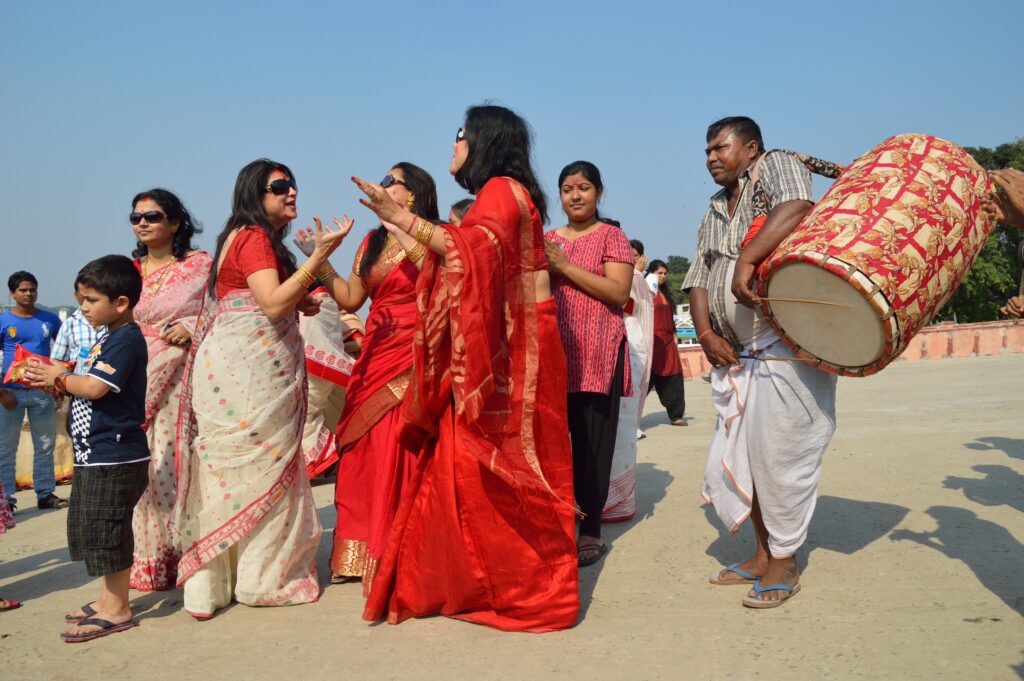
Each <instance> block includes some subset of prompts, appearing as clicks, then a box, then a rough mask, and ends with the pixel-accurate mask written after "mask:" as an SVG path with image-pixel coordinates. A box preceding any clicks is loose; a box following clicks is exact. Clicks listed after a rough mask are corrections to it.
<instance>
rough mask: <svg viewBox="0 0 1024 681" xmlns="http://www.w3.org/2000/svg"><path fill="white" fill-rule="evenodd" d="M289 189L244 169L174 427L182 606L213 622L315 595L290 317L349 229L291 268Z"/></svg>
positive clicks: (286, 173) (319, 242)
mask: <svg viewBox="0 0 1024 681" xmlns="http://www.w3.org/2000/svg"><path fill="white" fill-rule="evenodd" d="M297 195H298V190H297V188H296V184H295V176H294V175H293V174H292V172H291V170H289V169H288V167H287V166H285V165H282V164H280V163H275V162H274V161H269V160H266V159H260V160H257V161H253V162H252V163H250V164H249V165H247V166H245V167H244V168H242V170H241V172H240V173H239V174H238V180H237V181H236V183H235V194H234V199H233V201H232V214H231V217H230V218H228V221H227V224H226V225H225V226H224V229H223V230H222V231H221V233H220V236H219V237H218V238H217V251H216V255H215V257H214V261H215V263H216V264H215V266H214V268H213V269H212V270H211V273H210V279H209V292H210V293H211V294H212V295H213V296H214V297H215V298H216V301H215V302H213V301H211V302H210V303H208V305H207V309H206V310H204V314H203V317H202V318H201V320H200V322H199V324H198V326H197V330H196V336H195V339H194V340H193V342H192V346H193V348H192V351H191V353H190V355H189V360H188V368H187V369H186V381H187V382H186V385H185V388H184V390H185V393H184V395H183V400H182V410H183V413H182V414H181V418H179V421H178V441H179V444H180V446H181V449H179V451H178V452H177V456H176V460H177V464H178V471H177V475H178V486H177V491H176V499H175V512H174V518H175V521H174V522H175V530H176V532H177V534H178V539H179V541H180V542H181V545H182V549H183V553H182V556H181V561H180V562H179V563H178V586H183V587H184V590H185V599H184V600H185V609H186V610H187V611H188V612H189V613H190V614H191V615H192V616H193V617H196V618H198V619H208V618H210V617H212V616H213V614H214V612H215V611H216V610H218V609H220V608H223V607H225V606H226V605H228V604H229V603H230V602H231V600H232V597H234V598H235V600H237V601H238V602H239V603H245V604H246V605H263V606H270V605H292V604H296V603H309V602H312V601H315V600H316V599H317V598H318V596H319V593H320V589H319V586H318V583H317V573H316V551H317V546H318V545H319V543H320V523H319V521H318V520H317V515H316V507H315V506H314V504H313V496H312V493H311V492H310V488H309V480H308V478H307V477H306V470H305V462H304V460H303V452H302V431H303V426H304V419H303V414H304V413H305V409H306V404H305V401H306V394H305V390H306V387H305V382H306V381H305V378H306V377H305V371H306V362H305V354H304V352H303V347H304V346H303V343H302V338H301V336H300V335H299V324H298V315H297V314H296V308H299V309H301V310H302V311H303V312H304V313H312V312H315V306H313V308H312V309H309V308H308V306H305V305H304V304H303V301H306V300H308V299H307V294H306V289H307V287H308V286H309V285H310V284H311V283H312V282H313V280H314V279H315V277H316V275H317V274H319V276H321V277H325V276H327V275H328V273H329V272H331V271H333V270H332V269H331V267H330V264H329V263H328V262H327V257H328V256H329V255H330V254H331V253H332V252H333V251H334V250H335V249H336V248H337V247H338V245H339V244H340V243H341V241H342V239H343V238H344V237H345V235H346V234H347V233H348V231H349V230H350V229H351V228H352V223H351V222H350V221H348V220H347V219H346V220H345V222H344V223H339V224H340V225H341V227H340V228H339V229H338V230H331V229H329V228H328V229H322V228H321V227H320V226H319V225H318V226H317V229H316V231H315V232H314V233H313V235H312V236H313V241H314V248H313V253H312V255H311V256H309V258H308V259H307V260H306V262H305V263H303V264H302V265H300V266H298V267H296V264H295V257H294V256H293V255H292V254H291V253H290V252H289V251H288V249H287V248H286V247H285V244H284V236H285V233H286V232H287V228H288V225H289V223H290V222H291V221H292V220H294V219H295V216H296V203H295V201H296V197H297Z"/></svg>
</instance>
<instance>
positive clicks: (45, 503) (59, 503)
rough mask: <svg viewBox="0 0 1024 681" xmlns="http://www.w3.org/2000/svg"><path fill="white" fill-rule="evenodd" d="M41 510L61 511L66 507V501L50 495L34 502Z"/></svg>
mask: <svg viewBox="0 0 1024 681" xmlns="http://www.w3.org/2000/svg"><path fill="white" fill-rule="evenodd" d="M36 506H38V507H39V508H41V509H61V508H67V507H68V500H67V499H61V498H60V497H58V496H57V495H56V494H50V495H47V496H45V497H43V498H42V499H40V500H39V501H37V502H36Z"/></svg>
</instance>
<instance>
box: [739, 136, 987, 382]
mask: <svg viewBox="0 0 1024 681" xmlns="http://www.w3.org/2000/svg"><path fill="white" fill-rule="evenodd" d="M990 190H991V183H990V180H989V179H988V175H987V174H986V173H985V171H984V170H983V169H982V168H981V167H980V166H979V165H978V164H977V162H975V160H974V159H973V158H971V157H970V155H969V154H967V152H965V151H964V150H963V149H961V148H960V147H958V146H956V145H955V144H952V143H950V142H946V141H944V140H940V139H937V138H935V137H930V136H928V135H897V136H895V137H890V138H889V139H887V140H886V141H885V142H883V143H882V144H880V145H878V146H877V147H875V148H874V149H872V150H871V151H869V152H868V153H866V154H865V155H864V156H862V157H861V158H859V159H858V160H857V161H856V162H854V163H853V165H851V166H850V167H849V168H847V169H846V171H845V172H844V173H843V174H842V175H841V176H840V177H839V179H838V180H836V182H835V184H834V185H832V188H831V189H830V190H829V191H828V193H826V194H825V196H824V197H822V199H821V201H819V202H818V203H817V204H816V205H815V206H814V208H813V209H812V210H811V212H810V213H808V214H807V216H806V217H805V218H804V220H803V222H801V223H800V225H799V226H798V227H797V228H796V229H795V230H794V231H793V233H792V234H790V235H789V236H788V237H787V238H786V239H785V240H784V241H783V242H782V243H781V244H779V247H778V248H777V249H776V250H775V252H774V253H772V255H771V256H769V257H768V259H767V260H765V262H764V263H763V265H762V266H761V268H760V269H759V270H758V275H759V278H760V280H761V285H760V288H761V291H762V295H763V299H762V302H761V308H762V311H763V312H764V313H765V315H766V316H767V317H768V320H769V322H770V323H771V325H772V326H773V327H774V328H775V329H776V331H778V332H779V333H780V335H781V336H782V337H783V340H784V341H785V342H786V343H787V344H788V345H789V346H790V347H791V348H793V350H794V351H795V352H796V353H797V354H798V355H800V356H801V357H804V358H806V359H808V360H811V361H813V362H814V363H815V364H817V366H819V367H820V368H821V369H824V370H826V371H830V372H832V373H836V374H840V375H844V376H866V375H869V374H873V373H875V372H877V371H878V370H880V369H882V368H883V367H885V366H886V365H887V364H888V363H889V362H891V361H892V360H893V359H895V358H896V357H897V356H898V355H899V354H900V353H901V352H903V350H904V349H905V348H906V347H907V345H908V344H909V343H910V340H911V339H912V338H913V337H914V335H915V334H916V333H917V332H918V330H920V329H921V328H922V327H923V326H925V325H926V324H928V322H929V321H931V319H932V317H934V316H935V313H936V312H937V311H938V310H939V309H940V308H941V307H942V306H943V305H944V304H945V303H946V301H947V300H949V298H950V296H952V295H953V292H954V291H956V288H957V286H958V285H959V284H960V281H961V280H962V279H963V277H964V275H965V274H966V273H967V271H968V270H969V269H970V268H971V265H972V264H973V263H974V259H975V257H976V256H977V255H978V252H979V251H980V250H981V247H982V246H983V245H984V243H985V240H986V239H987V238H988V234H989V231H990V230H991V229H992V226H993V222H994V221H993V220H992V218H991V216H990V215H989V214H988V213H985V212H983V211H982V210H981V202H982V198H983V197H984V195H985V194H986V193H987V192H988V191H990Z"/></svg>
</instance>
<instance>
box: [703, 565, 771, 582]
mask: <svg viewBox="0 0 1024 681" xmlns="http://www.w3.org/2000/svg"><path fill="white" fill-rule="evenodd" d="M723 572H732V573H733V574H736V575H739V576H740V577H741V578H742V579H722V573H723ZM758 579H759V577H758V576H757V575H755V574H752V573H750V572H747V571H746V570H744V569H743V568H741V567H740V564H739V563H733V564H732V565H730V566H728V567H724V568H722V569H721V570H719V571H718V572H714V573H712V574H711V576H710V577H708V581H709V582H711V583H712V584H714V585H715V586H734V585H736V584H742V585H746V584H753V583H754V582H756V581H757V580H758Z"/></svg>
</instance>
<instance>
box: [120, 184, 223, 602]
mask: <svg viewBox="0 0 1024 681" xmlns="http://www.w3.org/2000/svg"><path fill="white" fill-rule="evenodd" d="M128 221H129V222H130V223H131V225H132V231H134V232H135V238H136V239H137V244H136V248H135V250H134V251H133V252H132V256H133V257H134V258H135V266H136V267H138V268H139V271H140V272H141V273H142V297H141V298H140V299H139V303H138V305H136V306H135V321H136V322H137V323H138V325H139V328H140V329H142V334H143V335H144V336H145V337H146V342H147V344H148V347H149V363H148V365H147V388H146V422H145V424H146V425H145V429H146V434H147V436H148V437H149V450H150V452H151V453H152V458H150V463H149V487H148V488H147V489H146V492H145V493H144V494H143V495H142V499H140V500H139V503H138V505H137V506H136V507H135V516H134V518H133V521H132V529H133V531H134V533H135V560H134V563H133V564H132V569H131V573H130V577H129V579H130V584H131V586H132V588H133V589H137V590H139V591H163V590H165V589H173V588H174V583H175V580H176V578H177V573H178V557H179V555H180V554H179V553H178V551H177V549H176V548H175V546H174V541H173V539H172V537H171V535H170V530H169V529H168V523H169V521H170V519H171V511H172V510H173V506H174V504H173V502H174V497H173V494H172V490H173V489H174V446H175V441H176V438H175V426H176V424H177V423H178V403H179V402H180V400H181V385H182V379H183V377H184V372H185V357H186V355H187V354H188V344H189V343H190V342H191V340H192V334H193V332H194V331H195V326H196V321H197V319H198V318H199V312H200V310H201V309H202V306H203V299H204V297H205V296H204V293H205V291H206V283H207V281H208V280H209V277H210V266H211V265H212V264H213V260H212V259H211V258H210V254H209V253H206V252H204V251H199V250H196V248H195V246H193V245H192V238H193V236H195V234H196V233H197V232H199V231H201V229H200V227H199V225H198V223H196V221H195V220H194V219H193V218H192V215H191V214H190V213H189V212H188V210H187V209H186V208H185V206H184V204H182V202H181V199H179V198H178V197H177V196H175V195H174V194H172V193H171V192H169V191H167V190H166V189H150V190H149V191H145V192H142V193H140V194H136V195H135V198H134V199H132V212H131V214H129V216H128Z"/></svg>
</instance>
